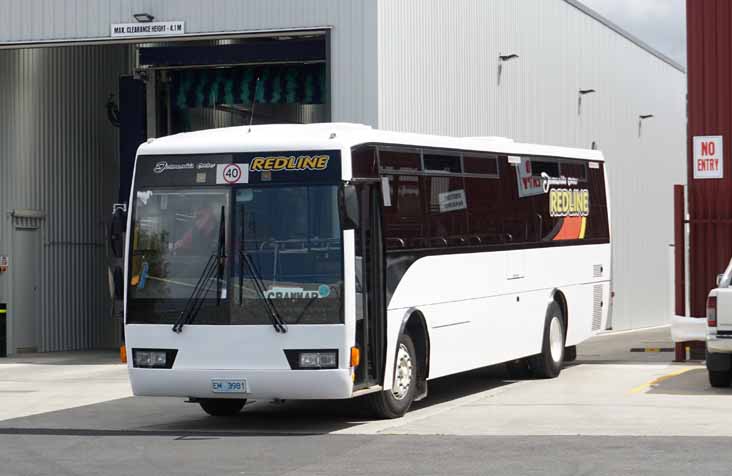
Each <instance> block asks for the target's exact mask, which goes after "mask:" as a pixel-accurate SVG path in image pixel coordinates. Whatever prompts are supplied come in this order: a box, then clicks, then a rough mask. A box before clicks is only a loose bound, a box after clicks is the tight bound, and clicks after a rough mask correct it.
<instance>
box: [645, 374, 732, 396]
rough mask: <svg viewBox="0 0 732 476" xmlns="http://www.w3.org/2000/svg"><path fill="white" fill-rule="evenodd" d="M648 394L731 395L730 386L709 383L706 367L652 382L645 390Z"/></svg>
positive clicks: (731, 389)
mask: <svg viewBox="0 0 732 476" xmlns="http://www.w3.org/2000/svg"><path fill="white" fill-rule="evenodd" d="M646 393H647V394H650V395H705V396H712V395H721V396H727V397H729V396H732V388H714V387H712V386H711V385H709V377H708V375H707V369H706V368H696V369H692V370H689V371H687V372H684V373H682V374H679V375H675V376H673V377H669V378H666V379H663V380H660V381H659V382H657V383H654V384H652V385H651V386H650V388H649V389H648V390H647V391H646Z"/></svg>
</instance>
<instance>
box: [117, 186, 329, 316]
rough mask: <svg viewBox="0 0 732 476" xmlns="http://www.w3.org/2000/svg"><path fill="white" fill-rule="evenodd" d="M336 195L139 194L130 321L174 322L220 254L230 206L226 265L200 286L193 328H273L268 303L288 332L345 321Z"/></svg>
mask: <svg viewBox="0 0 732 476" xmlns="http://www.w3.org/2000/svg"><path fill="white" fill-rule="evenodd" d="M337 196H338V187H337V186H336V185H298V186H282V185H278V186H254V187H247V188H235V189H233V190H232V189H230V188H228V187H226V188H223V187H208V188H200V189H196V188H191V189H185V190H183V189H179V188H176V189H170V188H168V189H162V188H161V189H150V190H139V191H137V193H136V197H135V207H134V215H133V226H132V236H131V250H130V251H131V253H130V268H129V269H130V272H129V280H128V285H129V292H128V309H127V322H128V323H149V324H171V323H174V322H175V321H176V319H177V318H178V316H179V315H180V312H181V311H182V310H183V309H184V307H185V304H186V301H187V300H188V299H189V298H190V296H191V293H192V292H193V290H194V289H195V287H196V284H197V282H198V280H199V279H201V275H202V271H203V270H204V269H205V267H206V263H207V262H208V261H209V259H210V258H211V256H212V254H216V253H217V250H216V248H217V244H218V241H219V230H220V216H221V209H222V207H223V208H224V213H225V217H226V218H225V223H226V228H227V233H226V234H227V240H226V242H227V245H226V250H227V253H226V254H227V260H226V261H227V266H226V270H225V272H224V273H223V279H222V281H220V282H216V277H212V278H209V280H208V281H209V282H205V283H201V285H202V286H203V289H204V292H203V295H202V296H203V301H202V306H201V309H200V311H199V312H198V315H197V317H196V319H195V324H208V325H212V324H237V325H242V324H271V322H272V321H271V315H270V312H271V311H270V310H269V309H268V304H269V305H270V306H274V307H275V309H276V312H277V314H278V315H279V317H280V318H281V319H282V320H283V321H284V322H285V323H287V324H332V323H339V322H342V319H343V317H342V315H343V312H342V294H343V258H342V245H341V234H340V219H339V213H338V200H337ZM242 219H243V221H242ZM245 256H246V257H248V260H245V259H243V258H244V257H245ZM247 261H248V263H247ZM258 287H259V289H257V288H258ZM217 290H218V291H217ZM217 292H218V293H220V294H219V295H217ZM266 301H268V302H266Z"/></svg>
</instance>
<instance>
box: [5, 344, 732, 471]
mask: <svg viewBox="0 0 732 476" xmlns="http://www.w3.org/2000/svg"><path fill="white" fill-rule="evenodd" d="M668 347H670V342H669V341H668V329H654V330H647V331H642V332H633V333H621V334H614V335H607V336H601V337H597V338H594V339H592V340H591V341H589V342H588V343H586V344H584V345H582V346H581V347H580V349H579V358H578V361H577V362H575V363H573V364H571V365H569V366H568V367H567V368H565V369H564V371H563V372H562V374H561V376H560V377H559V378H557V379H553V380H532V379H527V380H518V381H516V380H511V379H510V378H509V377H508V375H507V373H506V372H505V370H504V368H503V367H502V366H496V367H491V368H488V369H481V370H478V371H473V372H468V373H465V374H461V375H457V376H452V377H448V378H444V379H439V380H436V381H431V382H430V397H429V398H428V399H427V400H425V401H422V402H419V403H417V404H415V406H414V408H413V410H412V411H411V412H410V413H409V414H408V415H407V416H406V417H405V418H402V419H398V420H388V421H372V420H369V419H368V417H367V415H365V414H364V413H363V411H362V408H361V406H360V404H359V403H360V402H359V401H358V400H354V401H336V402H332V401H330V402H317V401H316V402H285V403H281V402H253V403H251V404H248V405H247V406H246V407H245V410H244V411H243V412H242V413H241V414H240V415H239V416H237V417H235V418H223V419H222V418H214V417H209V416H207V415H205V414H204V413H203V412H202V411H201V410H200V408H198V406H197V405H195V404H186V403H184V402H183V401H182V400H181V399H172V398H170V399H169V398H141V397H131V396H130V394H129V387H128V385H127V384H126V371H125V369H124V367H123V366H120V365H119V364H116V363H115V361H114V359H112V358H110V357H111V354H73V355H68V354H67V355H64V354H56V355H48V354H46V355H43V356H25V357H23V358H21V359H9V360H7V361H5V362H3V363H0V475H3V476H4V475H36V474H38V475H41V474H44V475H45V474H53V475H92V474H94V475H96V474H110V475H117V474H119V475H131V474H145V475H155V474H161V475H162V474H191V475H194V474H195V475H201V474H215V475H242V474H252V475H259V474H261V475H290V474H292V475H316V474H317V475H344V474H358V475H360V474H388V475H392V474H393V475H424V474H445V475H452V474H456V475H462V474H501V475H504V474H506V475H513V474H516V475H518V474H552V475H563V474H608V475H610V474H613V475H615V474H623V475H625V474H639V475H640V474H644V475H646V474H725V475H727V474H730V471H731V470H730V468H732V455H731V454H730V453H731V452H730V451H729V448H730V445H732V398H731V397H732V390H728V389H723V390H720V389H712V388H711V387H709V384H708V382H707V379H706V372H705V369H704V366H703V363H702V362H686V363H672V362H671V359H672V358H673V353H670V352H664V351H663V350H664V349H668ZM630 349H634V352H630ZM645 350H647V351H645Z"/></svg>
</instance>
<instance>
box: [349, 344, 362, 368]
mask: <svg viewBox="0 0 732 476" xmlns="http://www.w3.org/2000/svg"><path fill="white" fill-rule="evenodd" d="M360 363H361V350H360V349H359V348H358V347H351V367H358V364H360Z"/></svg>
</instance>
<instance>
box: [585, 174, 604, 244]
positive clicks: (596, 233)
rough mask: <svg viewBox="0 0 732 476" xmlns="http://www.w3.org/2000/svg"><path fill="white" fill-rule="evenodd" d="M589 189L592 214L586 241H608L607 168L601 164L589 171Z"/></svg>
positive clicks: (589, 217)
mask: <svg viewBox="0 0 732 476" xmlns="http://www.w3.org/2000/svg"><path fill="white" fill-rule="evenodd" d="M587 188H588V189H589V192H590V214H589V216H588V217H587V227H586V234H585V239H600V240H608V239H609V238H610V229H609V226H608V220H609V217H608V214H607V197H606V194H605V167H604V164H602V163H601V164H599V167H598V168H596V169H589V170H588V180H587Z"/></svg>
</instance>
